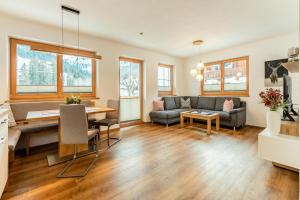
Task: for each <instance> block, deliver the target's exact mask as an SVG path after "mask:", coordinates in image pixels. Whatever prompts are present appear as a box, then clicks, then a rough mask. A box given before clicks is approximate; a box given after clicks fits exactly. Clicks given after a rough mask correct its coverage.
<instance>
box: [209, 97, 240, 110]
mask: <svg viewBox="0 0 300 200" xmlns="http://www.w3.org/2000/svg"><path fill="white" fill-rule="evenodd" d="M226 99H232V100H233V104H234V108H239V107H240V105H241V99H240V98H239V97H216V106H215V110H218V111H220V110H223V104H224V102H225V100H226Z"/></svg>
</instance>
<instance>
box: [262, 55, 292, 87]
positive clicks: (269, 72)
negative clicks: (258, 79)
mask: <svg viewBox="0 0 300 200" xmlns="http://www.w3.org/2000/svg"><path fill="white" fill-rule="evenodd" d="M287 61H288V59H279V60H271V61H266V62H265V87H282V86H283V75H284V74H286V75H288V74H289V72H288V70H287V69H286V68H285V67H283V66H282V65H281V64H282V63H285V62H287Z"/></svg>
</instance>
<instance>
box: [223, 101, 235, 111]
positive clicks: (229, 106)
mask: <svg viewBox="0 0 300 200" xmlns="http://www.w3.org/2000/svg"><path fill="white" fill-rule="evenodd" d="M233 106H234V104H233V100H232V99H230V100H228V99H226V100H225V101H224V104H223V111H224V112H230V111H232V110H233Z"/></svg>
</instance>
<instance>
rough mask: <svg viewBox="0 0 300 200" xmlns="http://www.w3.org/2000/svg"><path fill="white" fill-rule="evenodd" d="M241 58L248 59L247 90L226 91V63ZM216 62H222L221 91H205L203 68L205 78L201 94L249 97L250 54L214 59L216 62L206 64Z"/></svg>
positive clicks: (208, 64)
mask: <svg viewBox="0 0 300 200" xmlns="http://www.w3.org/2000/svg"><path fill="white" fill-rule="evenodd" d="M241 60H246V68H247V69H246V73H247V75H246V76H247V83H246V90H245V91H236V92H234V91H229V92H226V91H224V70H225V69H224V64H225V63H227V62H235V61H241ZM214 64H220V66H221V91H219V92H216V91H213V92H208V91H204V69H202V70H201V74H202V76H203V80H202V81H201V86H200V88H201V91H200V95H201V96H242V97H249V82H250V79H249V56H243V57H238V58H231V59H226V60H220V61H214V62H209V63H205V64H204V68H205V66H210V65H214Z"/></svg>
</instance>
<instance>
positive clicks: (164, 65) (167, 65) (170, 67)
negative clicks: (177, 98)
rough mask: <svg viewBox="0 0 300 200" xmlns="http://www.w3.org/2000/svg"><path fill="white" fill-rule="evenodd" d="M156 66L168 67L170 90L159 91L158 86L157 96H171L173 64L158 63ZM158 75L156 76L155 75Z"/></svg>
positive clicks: (172, 90) (172, 92) (172, 89)
mask: <svg viewBox="0 0 300 200" xmlns="http://www.w3.org/2000/svg"><path fill="white" fill-rule="evenodd" d="M158 67H165V68H169V69H170V86H171V90H170V91H160V90H159V86H158V96H159V97H162V96H173V95H174V65H170V64H163V63H158ZM157 77H158V76H157Z"/></svg>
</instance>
